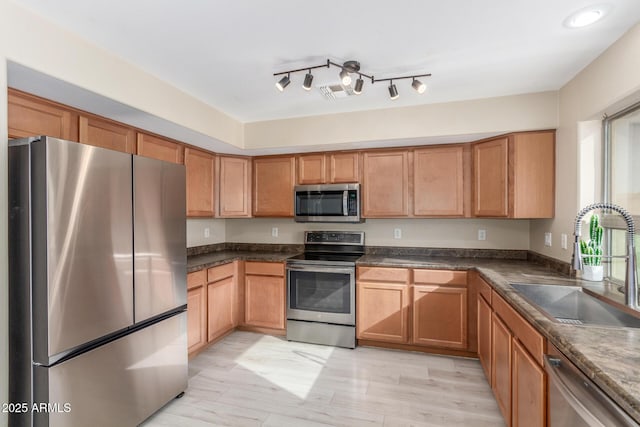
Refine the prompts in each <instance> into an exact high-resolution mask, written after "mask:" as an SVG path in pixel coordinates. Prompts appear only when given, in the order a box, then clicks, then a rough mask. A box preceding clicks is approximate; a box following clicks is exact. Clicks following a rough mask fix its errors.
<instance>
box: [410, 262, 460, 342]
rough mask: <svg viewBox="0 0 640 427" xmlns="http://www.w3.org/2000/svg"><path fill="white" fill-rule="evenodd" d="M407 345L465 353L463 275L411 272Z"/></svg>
mask: <svg viewBox="0 0 640 427" xmlns="http://www.w3.org/2000/svg"><path fill="white" fill-rule="evenodd" d="M413 282H414V285H413V286H412V291H413V306H412V313H413V315H412V318H413V323H412V325H413V328H412V332H411V343H412V344H416V345H423V346H429V347H443V348H452V349H459V350H465V349H467V346H468V341H467V331H468V325H467V312H468V310H467V272H466V271H450V270H424V269H414V270H413Z"/></svg>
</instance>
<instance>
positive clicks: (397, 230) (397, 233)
mask: <svg viewBox="0 0 640 427" xmlns="http://www.w3.org/2000/svg"><path fill="white" fill-rule="evenodd" d="M393 238H394V239H402V230H401V229H400V228H394V229H393Z"/></svg>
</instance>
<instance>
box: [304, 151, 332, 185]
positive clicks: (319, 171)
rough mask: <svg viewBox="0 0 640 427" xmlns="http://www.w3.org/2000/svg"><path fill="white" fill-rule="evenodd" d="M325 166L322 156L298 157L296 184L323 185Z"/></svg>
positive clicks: (325, 179) (325, 180)
mask: <svg viewBox="0 0 640 427" xmlns="http://www.w3.org/2000/svg"><path fill="white" fill-rule="evenodd" d="M326 171H327V166H326V162H325V155H324V154H307V155H304V156H300V157H298V184H325V183H326V182H327V174H326Z"/></svg>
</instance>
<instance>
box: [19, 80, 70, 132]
mask: <svg viewBox="0 0 640 427" xmlns="http://www.w3.org/2000/svg"><path fill="white" fill-rule="evenodd" d="M7 107H8V125H9V129H8V130H9V138H25V137H27V136H38V135H47V136H52V137H54V138H61V139H67V140H71V141H74V140H76V141H77V134H78V132H77V123H74V120H73V119H74V117H77V116H75V115H74V114H72V112H71V110H70V109H69V108H68V107H65V106H63V105H60V104H56V103H54V102H49V101H47V100H44V99H42V98H38V97H36V96H32V95H29V94H26V93H23V92H20V91H16V90H14V89H9V91H8V106H7Z"/></svg>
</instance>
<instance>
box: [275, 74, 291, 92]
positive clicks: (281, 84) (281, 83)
mask: <svg viewBox="0 0 640 427" xmlns="http://www.w3.org/2000/svg"><path fill="white" fill-rule="evenodd" d="M289 83H291V79H290V78H289V73H287V75H286V76H284V77H283V78H281V79H280V80H279V81H278V83H276V88H278V90H279V91H280V92H282V91H283V90H284V88H285V87H287V86H289Z"/></svg>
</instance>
